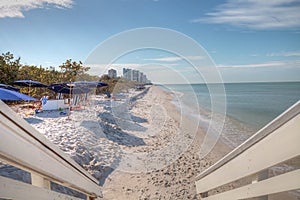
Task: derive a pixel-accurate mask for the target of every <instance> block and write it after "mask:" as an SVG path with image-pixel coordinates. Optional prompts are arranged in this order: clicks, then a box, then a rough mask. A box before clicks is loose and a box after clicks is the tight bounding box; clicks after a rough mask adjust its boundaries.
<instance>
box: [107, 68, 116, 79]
mask: <svg viewBox="0 0 300 200" xmlns="http://www.w3.org/2000/svg"><path fill="white" fill-rule="evenodd" d="M108 76H109V77H110V78H117V70H115V69H110V70H108Z"/></svg>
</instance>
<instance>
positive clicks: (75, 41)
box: [0, 0, 300, 83]
mask: <svg viewBox="0 0 300 200" xmlns="http://www.w3.org/2000/svg"><path fill="white" fill-rule="evenodd" d="M299 10H300V0H264V1H262V0H214V1H207V0H189V1H184V0H18V1H17V0H0V52H1V53H5V52H8V51H9V52H11V53H13V54H14V55H15V56H16V57H21V62H22V63H24V64H29V65H42V66H43V67H50V66H53V67H58V66H59V65H61V64H62V63H63V62H65V61H66V60H67V59H72V60H74V61H79V60H81V61H83V62H84V63H85V64H86V65H87V66H90V67H91V71H90V73H92V74H95V75H101V74H103V73H106V72H107V69H108V68H115V69H117V70H118V73H119V74H120V73H121V70H122V68H123V67H128V68H136V69H139V70H140V71H142V72H144V73H146V74H147V75H148V78H149V79H151V80H152V82H155V83H185V82H190V83H198V82H199V83H200V82H203V81H204V82H206V81H209V80H212V82H213V81H217V82H218V81H220V80H221V81H223V82H262V81H263V82H268V81H300V12H299ZM149 27H152V28H149ZM153 29H155V32H152V31H153ZM141 30H145V31H147V32H141ZM164 32H166V34H167V35H165V36H164V37H162V36H161V35H162V34H164ZM128 34H129V35H128ZM127 37H128V38H129V39H128V38H127ZM118 39H120V40H118ZM156 40H157V41H156ZM116 41H118V43H117V44H116V43H114V42H116ZM149 41H150V43H148V42H149ZM190 42H194V43H195V46H193V45H194V44H192V43H190ZM152 43H153V45H152ZM105 44H107V45H108V44H109V45H112V44H113V45H114V46H105ZM145 44H147V45H148V46H145ZM154 44H155V45H154ZM185 44H190V46H193V47H195V48H193V47H191V48H190V46H188V45H185ZM103 45H104V46H105V48H106V49H104V48H102V47H103ZM134 45H136V46H134ZM139 45H140V48H139ZM149 45H150V46H151V47H155V48H148V47H149ZM167 45H169V46H167ZM197 45H198V47H199V48H200V49H199V48H198V49H197V48H196V46H197ZM161 47H163V48H161ZM133 48H135V49H133ZM119 49H123V51H124V52H126V53H124V52H123V53H120V52H119V51H118V50H119ZM126 49H128V51H126ZM182 50H183V51H182ZM198 50H199V51H198ZM116 53H117V54H116ZM108 54H110V55H108ZM112 54H114V55H112ZM92 57H93V59H92ZM95 58H98V60H97V61H95ZM106 58H114V59H113V60H109V61H107V62H108V63H107V62H103V61H104V60H107V59H106ZM91 60H93V62H92V61H91ZM211 73H214V74H213V75H216V76H218V77H219V78H218V79H214V78H213V79H212V78H211V77H213V75H211Z"/></svg>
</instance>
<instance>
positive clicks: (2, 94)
mask: <svg viewBox="0 0 300 200" xmlns="http://www.w3.org/2000/svg"><path fill="white" fill-rule="evenodd" d="M0 99H1V100H7V101H20V100H24V101H37V99H35V98H33V97H31V96H27V95H25V94H22V93H20V92H16V91H12V90H7V89H3V88H0Z"/></svg>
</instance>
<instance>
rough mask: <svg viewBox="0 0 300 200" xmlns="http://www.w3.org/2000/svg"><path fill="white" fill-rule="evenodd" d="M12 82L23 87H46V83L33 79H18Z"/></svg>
mask: <svg viewBox="0 0 300 200" xmlns="http://www.w3.org/2000/svg"><path fill="white" fill-rule="evenodd" d="M13 84H14V85H18V86H23V87H48V85H45V84H43V83H41V82H38V81H33V80H19V81H15V82H14V83H13Z"/></svg>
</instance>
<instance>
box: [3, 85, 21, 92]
mask: <svg viewBox="0 0 300 200" xmlns="http://www.w3.org/2000/svg"><path fill="white" fill-rule="evenodd" d="M0 88H4V89H7V90H13V91H16V92H19V91H20V89H19V88H16V87H13V86H11V85H6V84H0Z"/></svg>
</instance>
